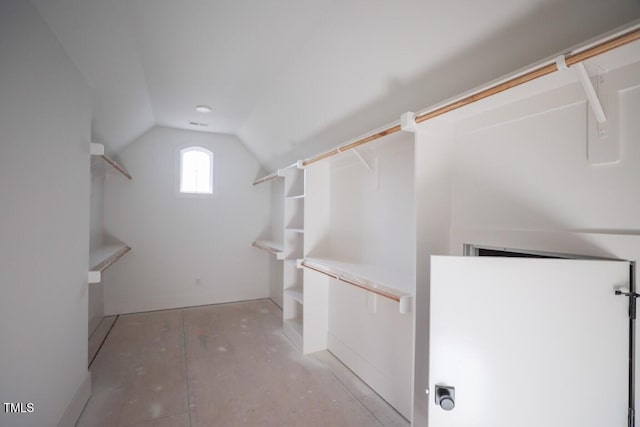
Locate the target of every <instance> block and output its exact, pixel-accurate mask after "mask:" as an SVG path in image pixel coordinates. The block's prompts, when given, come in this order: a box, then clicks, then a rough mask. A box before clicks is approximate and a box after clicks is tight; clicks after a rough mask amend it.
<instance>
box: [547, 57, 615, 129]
mask: <svg viewBox="0 0 640 427" xmlns="http://www.w3.org/2000/svg"><path fill="white" fill-rule="evenodd" d="M555 62H556V67H557V68H558V71H564V70H567V69H569V66H568V65H567V61H566V58H565V56H564V55H560V56H558V57H557V58H556V61H555ZM572 68H575V69H576V72H577V74H578V80H580V84H581V85H582V89H583V90H584V93H585V94H586V95H587V101H589V105H590V106H591V110H592V111H593V115H594V116H595V118H596V121H597V122H598V123H599V124H604V123H606V122H607V116H606V114H605V113H604V109H603V108H602V103H601V102H600V98H599V97H598V92H597V90H596V88H595V87H594V86H593V82H592V81H591V78H590V77H589V73H587V69H586V68H585V66H584V63H583V62H577V63H575V64H574V65H573V67H572ZM598 78H600V77H598ZM601 136H603V135H601Z"/></svg>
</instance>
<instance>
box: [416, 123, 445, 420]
mask: <svg viewBox="0 0 640 427" xmlns="http://www.w3.org/2000/svg"><path fill="white" fill-rule="evenodd" d="M451 130H452V128H451V126H448V125H446V124H445V125H443V126H439V129H438V130H437V131H432V132H424V131H423V132H421V133H417V134H416V144H415V153H416V154H415V189H416V190H415V191H416V202H415V203H416V205H415V206H416V214H415V215H416V314H415V319H416V321H415V333H416V334H415V362H414V363H415V367H414V369H415V377H414V394H413V398H414V405H413V425H415V426H425V425H427V410H428V403H429V396H427V394H426V393H425V390H426V389H427V388H428V382H427V378H428V371H429V339H428V333H429V332H428V331H429V304H428V301H429V294H430V287H429V283H430V280H429V278H430V274H431V264H430V257H431V256H432V255H448V254H449V253H450V246H449V237H450V236H449V230H450V225H451V155H452V147H451V142H452V141H451Z"/></svg>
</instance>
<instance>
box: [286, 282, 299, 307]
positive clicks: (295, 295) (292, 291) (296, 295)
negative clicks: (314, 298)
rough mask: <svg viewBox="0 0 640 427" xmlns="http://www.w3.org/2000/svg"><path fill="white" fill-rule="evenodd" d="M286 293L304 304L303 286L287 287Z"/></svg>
mask: <svg viewBox="0 0 640 427" xmlns="http://www.w3.org/2000/svg"><path fill="white" fill-rule="evenodd" d="M284 294H285V295H287V296H288V297H290V298H293V299H294V300H296V301H298V302H299V303H300V304H304V294H303V291H302V287H301V286H294V287H293V288H288V289H285V290H284Z"/></svg>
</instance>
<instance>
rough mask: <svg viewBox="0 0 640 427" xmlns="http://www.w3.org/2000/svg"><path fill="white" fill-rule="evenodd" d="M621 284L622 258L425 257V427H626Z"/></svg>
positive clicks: (624, 278) (625, 271)
mask: <svg viewBox="0 0 640 427" xmlns="http://www.w3.org/2000/svg"><path fill="white" fill-rule="evenodd" d="M619 287H625V288H628V287H629V264H628V263H626V262H616V261H592V260H588V261H585V260H557V259H531V258H489V257H432V258H431V301H430V307H431V308H430V326H429V329H430V335H429V353H430V356H429V357H430V360H429V401H430V403H429V427H626V426H627V408H628V322H629V321H628V299H627V298H626V297H623V296H616V295H614V289H616V288H619ZM436 385H440V386H450V387H454V391H453V392H452V393H451V394H455V396H454V399H453V400H454V404H455V406H454V408H453V409H452V410H448V411H447V410H444V409H443V406H447V405H446V404H447V403H448V404H449V405H450V404H451V402H450V401H447V399H445V400H444V403H445V405H438V404H436V392H435V391H436Z"/></svg>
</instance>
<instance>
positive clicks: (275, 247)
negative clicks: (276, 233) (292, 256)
mask: <svg viewBox="0 0 640 427" xmlns="http://www.w3.org/2000/svg"><path fill="white" fill-rule="evenodd" d="M252 246H254V247H256V248H258V249H262V250H263V251H267V252H269V253H270V254H273V255H275V256H276V258H277V259H282V255H283V250H284V248H283V245H282V244H281V243H276V242H273V241H271V240H256V241H255V242H253V244H252Z"/></svg>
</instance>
